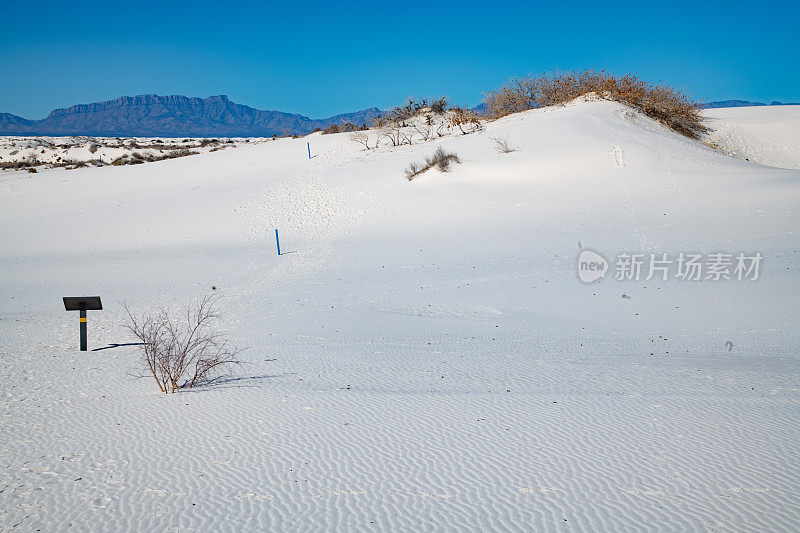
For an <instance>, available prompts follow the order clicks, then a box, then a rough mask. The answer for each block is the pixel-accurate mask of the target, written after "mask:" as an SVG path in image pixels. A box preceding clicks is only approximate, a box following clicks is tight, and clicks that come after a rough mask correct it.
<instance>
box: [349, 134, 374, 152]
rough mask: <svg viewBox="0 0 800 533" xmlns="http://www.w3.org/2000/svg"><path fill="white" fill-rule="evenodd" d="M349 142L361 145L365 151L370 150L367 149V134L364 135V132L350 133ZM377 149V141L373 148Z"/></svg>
mask: <svg viewBox="0 0 800 533" xmlns="http://www.w3.org/2000/svg"><path fill="white" fill-rule="evenodd" d="M350 140H351V141H353V142H357V143H358V144H361V145H363V146H364V148H366V149H367V150H369V149H370V148H369V134H368V133H366V132H363V131H357V132H354V133H351V134H350ZM379 140H380V139H379ZM377 147H378V141H375V146H374V147H373V148H377Z"/></svg>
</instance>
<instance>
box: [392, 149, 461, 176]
mask: <svg viewBox="0 0 800 533" xmlns="http://www.w3.org/2000/svg"><path fill="white" fill-rule="evenodd" d="M450 163H461V159H460V158H459V157H458V156H457V155H456V154H454V153H451V152H447V151H445V150H444V149H443V148H442V147H441V146H439V147H438V148H436V151H435V152H433V155H430V156H428V157H426V158H425V162H424V163H417V162H412V163H409V165H408V167H406V169H405V171H404V173H405V176H406V179H407V180H408V181H411V180H413V179H414V178H416V177H417V176H419V175H420V174H422V173H423V172H427V171H428V170H430V169H432V168H433V167H436V168H438V169H439V170H440V171H441V172H449V171H450Z"/></svg>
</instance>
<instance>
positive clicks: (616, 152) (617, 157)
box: [611, 146, 625, 167]
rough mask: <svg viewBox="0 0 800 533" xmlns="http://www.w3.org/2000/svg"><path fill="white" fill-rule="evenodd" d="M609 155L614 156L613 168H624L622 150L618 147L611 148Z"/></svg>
mask: <svg viewBox="0 0 800 533" xmlns="http://www.w3.org/2000/svg"><path fill="white" fill-rule="evenodd" d="M611 155H612V156H614V166H615V167H624V166H625V157H624V155H623V153H622V148H620V147H619V146H612V147H611Z"/></svg>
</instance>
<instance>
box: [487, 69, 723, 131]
mask: <svg viewBox="0 0 800 533" xmlns="http://www.w3.org/2000/svg"><path fill="white" fill-rule="evenodd" d="M589 93H595V94H596V95H597V96H599V97H600V98H605V99H607V100H613V101H615V102H620V103H622V104H626V105H628V106H630V107H632V108H633V109H636V110H637V111H640V112H641V113H643V114H645V115H647V116H649V117H651V118H654V119H656V120H658V121H659V122H661V123H662V124H664V125H666V126H668V127H670V128H672V129H673V130H675V131H677V132H679V133H682V134H683V135H686V136H687V137H691V138H693V139H697V138H699V136H700V134H702V133H704V132H706V131H707V128H706V127H705V126H704V125H703V123H702V116H701V115H700V104H699V103H697V102H695V101H693V100H691V99H690V98H689V97H688V96H687V95H686V94H684V93H683V92H682V91H680V90H678V89H675V88H673V87H670V86H669V85H652V84H650V83H647V82H645V81H643V80H641V79H639V78H638V77H637V76H634V75H633V74H626V75H624V76H618V75H614V74H609V73H607V72H606V71H601V72H597V71H593V70H585V71H579V72H567V73H558V72H552V73H545V74H539V75H537V76H527V77H524V78H514V79H512V80H511V81H509V82H508V83H507V84H506V85H504V86H502V87H500V88H499V89H496V90H494V91H489V92H488V93H486V94H485V95H484V102H485V103H486V109H487V114H488V115H489V117H490V118H493V119H496V118H500V117H504V116H506V115H510V114H512V113H518V112H520V111H526V110H528V109H534V108H539V107H546V106H551V105H559V104H565V103H567V102H570V101H572V100H574V99H575V98H578V97H579V96H583V95H585V94H589Z"/></svg>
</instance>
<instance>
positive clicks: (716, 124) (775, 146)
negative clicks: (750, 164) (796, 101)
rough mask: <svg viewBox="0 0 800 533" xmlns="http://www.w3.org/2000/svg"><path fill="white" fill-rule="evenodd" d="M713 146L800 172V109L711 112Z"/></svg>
mask: <svg viewBox="0 0 800 533" xmlns="http://www.w3.org/2000/svg"><path fill="white" fill-rule="evenodd" d="M703 113H704V115H705V116H706V117H707V118H708V126H709V127H710V128H711V129H712V131H711V132H710V134H709V139H710V140H711V142H713V143H715V144H716V145H717V146H719V148H720V149H721V150H722V151H723V152H725V153H727V154H730V155H733V156H735V157H740V158H742V159H747V160H749V161H754V162H756V163H761V164H763V165H767V166H771V167H781V168H794V169H800V105H780V106H767V107H729V108H720V109H707V110H705V111H704V112H703Z"/></svg>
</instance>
